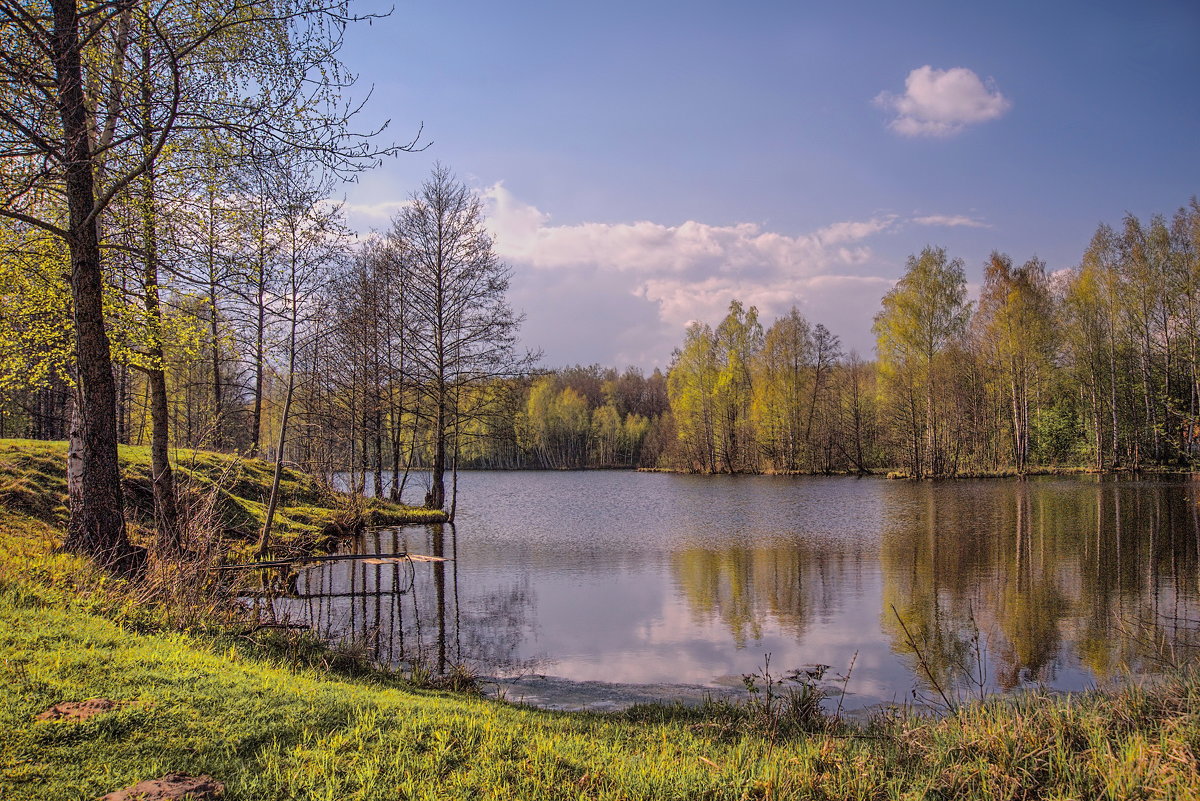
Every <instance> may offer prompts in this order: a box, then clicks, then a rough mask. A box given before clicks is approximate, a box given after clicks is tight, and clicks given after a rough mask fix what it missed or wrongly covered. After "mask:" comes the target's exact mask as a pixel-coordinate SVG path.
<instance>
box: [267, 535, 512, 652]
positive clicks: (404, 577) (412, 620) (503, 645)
mask: <svg viewBox="0 0 1200 801" xmlns="http://www.w3.org/2000/svg"><path fill="white" fill-rule="evenodd" d="M404 551H407V552H411V553H422V554H428V555H430V556H440V557H446V558H447V559H449V561H447V562H428V563H426V562H417V563H412V562H407V561H400V562H392V563H386V564H368V563H366V562H330V563H323V564H321V565H318V566H315V567H313V568H311V569H309V570H306V571H304V572H303V573H302V574H301V576H300V578H299V580H298V581H297V583H296V595H297V598H296V599H295V600H285V601H284V602H283V603H284V604H285V609H286V610H288V611H291V610H295V609H296V604H299V605H301V606H300V608H301V609H302V616H303V618H304V619H305V621H306V622H308V623H309V624H310V625H311V626H312V627H313V628H314V629H315V630H316V631H317V632H318V633H319V634H320V635H321V636H322V637H325V638H327V639H330V640H334V641H340V642H342V643H353V644H355V645H358V646H360V647H362V648H364V649H365V650H366V652H367V653H369V654H370V656H371V657H372V658H373V659H375V660H378V661H380V662H384V663H389V664H402V663H408V664H412V665H420V666H421V667H422V668H424V669H427V670H431V671H434V672H435V673H438V674H441V673H445V672H447V671H448V670H449V669H450V668H451V667H453V666H454V665H456V664H467V665H470V666H471V667H473V668H475V669H477V670H484V671H492V670H496V669H500V668H510V667H513V666H515V665H516V664H517V659H516V653H517V650H518V649H519V647H520V644H521V641H522V640H523V639H524V638H525V637H526V636H527V634H528V632H527V630H528V628H529V624H528V622H527V619H528V614H529V611H530V610H531V609H532V608H533V604H534V597H533V593H532V591H531V590H530V588H529V585H528V582H521V583H517V584H514V585H513V586H511V587H505V588H500V589H498V590H495V591H492V592H487V593H483V594H472V595H471V596H470V597H469V599H468V601H467V605H468V608H467V609H464V608H463V605H462V603H461V598H460V588H459V580H458V577H459V564H458V559H457V555H458V554H457V551H458V542H457V536H456V532H455V529H454V526H453V525H440V524H438V525H430V526H420V527H417V526H413V527H406V528H403V529H387V530H383V531H378V532H371V533H368V534H367V535H365V536H363V537H360V538H358V539H357V540H355V541H353V542H352V543H349V547H348V548H347V549H346V552H348V553H358V554H368V553H398V552H404ZM294 616H295V614H294V612H293V617H294Z"/></svg>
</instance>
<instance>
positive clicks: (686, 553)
mask: <svg viewBox="0 0 1200 801" xmlns="http://www.w3.org/2000/svg"><path fill="white" fill-rule="evenodd" d="M861 561H862V556H861V554H860V553H858V552H857V551H854V552H848V551H843V550H835V549H833V548H828V547H814V546H811V545H809V544H807V543H803V542H796V543H789V544H779V545H772V546H762V547H752V548H741V547H730V548H727V549H724V550H720V551H715V550H710V549H707V548H688V549H684V550H681V551H676V552H675V553H673V554H672V556H671V566H672V569H673V572H674V575H675V580H676V581H677V582H678V583H679V586H680V587H682V588H683V590H684V593H685V595H686V596H687V600H688V605H689V608H690V610H691V612H692V615H693V617H694V618H695V619H696V620H697V621H699V622H703V621H705V620H707V619H711V618H712V617H714V616H715V617H718V618H719V619H720V620H721V621H722V622H723V623H724V624H725V625H726V626H728V627H729V630H730V632H731V633H732V634H733V639H734V642H735V643H736V645H737V646H738V647H739V648H741V647H743V646H744V645H745V644H746V642H747V638H750V639H758V638H759V637H761V636H762V629H763V624H764V623H765V622H766V620H767V618H771V619H773V620H774V621H775V622H776V623H777V624H778V625H779V627H780V628H782V629H783V630H785V631H787V632H789V633H790V634H792V635H793V636H795V637H796V638H799V637H801V636H802V635H803V634H804V632H805V630H806V629H807V628H808V625H809V622H810V621H811V620H812V618H813V617H814V616H817V615H828V614H830V613H831V612H832V611H833V609H834V607H835V605H836V600H837V591H838V589H839V587H841V588H843V589H844V583H845V581H846V577H847V576H849V575H850V574H851V571H850V569H849V568H850V567H851V566H857V565H859V564H860V563H861Z"/></svg>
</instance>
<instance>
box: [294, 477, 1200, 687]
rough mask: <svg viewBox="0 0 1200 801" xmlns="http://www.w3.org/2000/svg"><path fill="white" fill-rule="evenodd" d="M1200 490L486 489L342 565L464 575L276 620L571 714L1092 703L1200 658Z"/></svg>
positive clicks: (306, 579)
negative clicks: (743, 700) (769, 701)
mask: <svg viewBox="0 0 1200 801" xmlns="http://www.w3.org/2000/svg"><path fill="white" fill-rule="evenodd" d="M412 480H413V481H415V482H416V483H417V484H420V482H422V481H423V480H424V476H423V475H422V474H415V476H414V478H413V479H412ZM410 489H411V490H412V498H411V499H410V500H413V501H417V500H419V499H420V497H421V496H422V494H423V492H424V487H423V486H413V487H410ZM1198 490H1200V482H1197V481H1195V480H1193V479H1191V478H1190V477H1187V476H1177V477H1149V478H1130V477H1120V478H1113V477H1099V476H1078V477H1039V478H1031V479H1028V480H1025V481H1019V480H1011V479H999V480H978V481H953V482H922V483H912V482H905V481H888V480H884V479H880V478H862V479H855V478H847V477H828V478H826V477H772V476H684V475H671V474H661V473H635V472H618V471H611V472H610V471H592V472H470V473H464V474H462V475H460V479H459V511H458V522H457V523H456V525H455V526H452V527H451V526H412V527H403V528H399V529H386V530H381V531H372V532H369V533H368V534H366V535H365V536H364V537H362V538H360V539H359V540H357V541H355V542H353V543H348V544H347V546H346V550H348V551H353V552H359V553H378V552H395V551H404V550H408V551H411V552H413V553H419V554H428V555H439V556H445V557H447V558H449V559H450V561H447V562H445V563H416V564H413V565H408V564H384V565H370V564H363V563H345V562H343V563H333V564H328V563H327V564H324V565H319V566H315V567H312V568H310V569H307V570H305V571H303V572H302V573H301V576H300V580H299V582H298V585H297V590H298V594H299V596H300V597H298V598H296V599H291V600H285V601H282V602H281V609H280V611H281V612H283V613H285V614H286V615H288V616H289V617H291V618H292V619H295V620H302V621H305V622H308V623H310V624H312V625H313V626H314V627H316V628H317V629H318V630H319V631H320V632H322V633H323V634H325V635H328V636H330V637H334V638H340V639H343V640H351V641H354V642H355V643H357V644H358V645H359V646H360V647H362V648H364V649H367V650H368V651H370V652H371V653H372V654H373V655H374V656H375V657H377V658H379V659H382V660H386V661H390V662H394V663H400V662H405V661H410V660H414V659H415V660H418V661H419V662H420V663H421V664H423V665H424V666H426V667H427V668H428V669H431V670H433V671H435V672H436V671H444V670H447V669H449V668H450V666H451V665H453V664H454V663H464V664H466V665H468V666H469V667H470V668H471V669H472V670H473V671H475V672H477V673H480V674H483V675H487V676H497V677H506V678H507V679H508V681H507V682H505V683H502V685H501V686H502V687H503V688H504V690H505V693H506V695H508V697H510V698H517V699H524V700H528V701H531V702H534V703H541V704H543V705H546V706H557V707H564V708H576V707H591V708H613V707H619V706H622V705H625V704H628V703H630V702H632V701H637V700H645V699H646V698H648V697H681V698H689V697H697V696H698V695H700V694H702V693H706V692H711V693H714V694H717V695H721V694H744V691H742V690H740V689H738V688H741V686H742V676H743V675H744V674H751V673H755V672H761V671H762V670H763V669H764V664H765V660H766V659H767V658H768V655H769V659H770V663H769V665H770V668H769V669H770V672H771V673H772V674H773V675H776V676H780V675H783V674H784V673H786V672H788V671H790V670H793V669H799V668H803V667H806V666H810V665H814V664H820V665H828V666H830V668H829V671H828V674H829V677H830V678H833V677H835V676H836V675H839V674H841V675H844V674H845V673H846V672H847V671H850V670H851V667H852V671H851V672H850V678H849V680H848V682H847V694H846V697H845V705H846V707H847V708H850V709H855V708H863V707H871V706H874V705H877V704H881V703H891V702H899V703H903V702H906V701H908V702H912V701H916V702H918V703H921V702H926V703H940V701H938V700H937V699H939V698H940V696H939V695H938V694H937V693H936V692H935V689H936V687H940V688H941V689H942V690H943V691H944V692H945V693H946V694H947V695H948V696H950V697H951V698H952V699H961V698H965V697H973V696H975V695H978V694H980V693H986V692H1006V691H1014V690H1021V689H1026V688H1031V687H1046V688H1050V689H1056V690H1078V689H1083V688H1086V687H1090V686H1094V685H1097V684H1104V683H1107V682H1110V681H1114V680H1120V679H1122V678H1123V677H1125V676H1127V675H1129V674H1130V673H1132V674H1134V675H1146V674H1153V673H1154V672H1156V671H1159V670H1161V669H1162V668H1163V666H1165V665H1169V664H1172V663H1174V662H1179V661H1184V660H1186V659H1187V658H1188V657H1189V656H1193V655H1195V654H1196V653H1197V648H1200V587H1198V572H1197V564H1198V561H1200V506H1198V503H1200V495H1198ZM901 622H903V625H902V624H901ZM906 630H907V631H906ZM914 646H915V647H914ZM922 665H924V666H922ZM931 676H932V678H931ZM514 678H515V679H516V680H513V679H514ZM644 685H648V686H644Z"/></svg>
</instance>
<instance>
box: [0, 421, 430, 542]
mask: <svg viewBox="0 0 1200 801" xmlns="http://www.w3.org/2000/svg"><path fill="white" fill-rule="evenodd" d="M66 458H67V445H66V443H65V442H42V441H38V440H16V439H5V440H0V504H3V505H4V506H6V507H8V508H9V509H13V510H18V511H22V512H25V513H27V514H29V515H30V516H31V517H34V518H36V519H38V520H41V521H43V522H47V523H51V524H55V525H62V524H64V523H65V522H66V517H67V508H66V501H67V480H66ZM120 459H121V474H122V482H123V485H124V489H125V498H126V503H127V505H128V507H129V510H130V512H131V513H132V516H133V518H134V519H135V520H139V519H140V520H142V521H144V522H147V523H148V522H149V521H151V520H152V519H153V494H152V489H151V485H150V449H149V448H148V447H144V446H131V445H123V446H121V448H120ZM172 464H173V466H174V468H175V471H176V475H177V481H178V483H179V484H180V487H181V488H183V489H185V490H187V491H190V492H192V493H193V494H199V493H203V492H205V491H208V490H211V491H213V492H215V493H217V504H216V513H217V515H218V516H219V518H220V521H221V524H222V526H223V527H224V529H225V532H226V535H227V536H228V537H229V538H230V539H233V540H242V541H245V540H250V539H253V538H254V537H256V536H257V534H258V532H259V531H260V530H261V528H262V524H263V519H264V517H265V515H266V501H267V498H268V496H269V493H270V488H271V480H272V477H273V474H274V470H275V465H274V464H273V463H272V462H268V461H266V460H263V459H249V458H245V457H241V456H237V455H233V454H226V453H213V452H209V451H192V450H183V449H179V450H175V451H173V452H172ZM444 520H445V513H443V512H441V511H440V510H436V509H421V508H416V507H410V506H404V505H402V504H397V503H391V502H389V501H385V500H376V499H366V500H365V501H364V500H362V499H356V498H354V497H352V496H350V495H347V494H345V493H341V492H336V491H334V490H333V489H331V488H330V487H328V486H327V485H326V484H324V483H322V482H321V481H319V480H318V479H316V478H315V477H313V476H311V475H309V474H307V473H304V472H302V471H299V470H295V469H291V468H285V469H284V470H283V472H282V474H281V481H280V503H279V506H278V508H277V509H276V512H275V521H274V524H273V528H274V532H275V542H276V544H277V545H280V546H282V547H284V548H288V547H291V548H295V549H297V550H312V549H314V548H317V549H320V546H321V545H322V544H328V543H327V536H328V535H329V534H330V533H335V532H337V531H352V530H356V529H358V528H361V527H364V526H390V525H404V524H409V523H438V522H442V521H444Z"/></svg>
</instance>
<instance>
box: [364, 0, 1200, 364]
mask: <svg viewBox="0 0 1200 801" xmlns="http://www.w3.org/2000/svg"><path fill="white" fill-rule="evenodd" d="M374 7H375V6H373V5H372V4H371V3H358V4H356V9H357V10H359V11H366V10H370V9H372V8H374ZM343 55H344V57H345V60H346V62H347V63H348V65H349V66H350V67H351V69H353V70H355V71H356V72H358V73H359V75H360V80H361V84H362V87H361V89H360V94H361V93H362V90H363V89H365V87H366V86H368V85H369V86H373V87H374V88H373V95H372V97H371V101H370V104H369V107H368V110H367V112H366V114H365V116H364V119H363V123H364V124H365V123H369V122H372V121H378V120H382V119H387V118H390V119H391V127H390V128H389V134H390V135H391V136H392V137H394V138H397V139H401V138H407V137H408V136H410V135H411V134H412V133H414V132H415V131H416V129H417V126H418V125H419V124H421V123H424V126H425V129H424V139H425V141H428V142H430V143H431V144H430V147H429V148H428V149H427V150H426V151H424V152H422V153H419V154H409V155H402V156H400V157H399V158H397V159H395V160H393V161H389V162H388V163H387V164H386V165H385V166H384V167H383V168H381V169H379V170H377V171H375V172H373V173H371V174H369V175H365V176H363V177H362V179H361V180H360V181H359V183H358V184H356V185H353V186H349V187H347V188H346V197H347V201H348V204H349V207H348V211H349V213H348V216H349V219H350V221H351V223H352V224H353V225H354V226H355V227H357V228H359V229H361V230H366V229H369V228H372V227H376V228H382V227H384V226H385V225H386V221H387V216H388V214H390V213H391V212H392V211H394V209H395V207H396V204H398V203H400V202H402V201H403V199H404V198H405V197H406V196H407V195H408V194H409V193H411V192H412V191H413V189H415V188H416V187H417V186H418V185H419V183H420V182H421V180H423V178H424V177H425V176H426V175H427V174H428V172H429V170H430V168H431V166H432V165H433V163H434V162H435V161H441V162H442V163H445V164H447V165H449V166H450V167H451V168H453V169H454V170H455V172H456V173H457V174H458V175H459V176H460V177H461V178H463V179H464V180H467V181H468V182H469V183H470V184H471V185H472V186H474V187H476V188H477V189H478V190H479V191H480V193H481V195H482V196H483V197H484V198H485V200H486V201H487V202H488V204H489V208H490V209H491V216H490V219H491V224H492V226H493V228H494V231H495V234H496V239H497V249H498V250H499V251H500V253H501V255H502V256H503V257H504V259H505V260H506V261H507V262H508V263H509V264H510V265H511V266H512V268H513V271H514V277H513V285H512V294H511V299H512V301H513V304H514V305H515V306H516V307H518V308H520V309H522V310H524V311H525V313H526V315H527V319H526V323H525V327H524V331H523V340H524V341H525V342H526V344H527V345H529V346H530V347H533V348H541V349H542V350H543V351H544V354H545V359H544V361H545V363H546V364H547V365H548V366H556V365H563V364H568V363H575V362H584V363H588V362H601V363H605V364H612V365H614V366H623V365H625V364H637V365H640V366H643V367H651V366H654V365H656V364H657V365H662V366H666V364H667V362H668V360H669V358H670V352H671V348H672V347H673V346H674V345H675V344H676V343H678V342H679V341H680V340H681V338H682V328H683V325H685V324H686V322H687V321H688V320H691V319H702V320H706V321H712V322H715V321H716V320H717V319H719V317H720V315H721V311H722V310H723V309H724V308H725V307H726V306H727V305H728V302H729V300H730V299H731V297H733V296H737V297H739V298H742V299H743V300H746V301H747V302H753V303H757V304H758V305H759V306H760V307H761V308H762V310H763V316H764V318H766V321H767V322H769V320H770V319H771V318H772V317H774V316H775V315H777V314H779V313H782V312H784V311H786V309H787V308H788V307H789V306H791V305H792V304H793V303H794V304H795V305H797V306H798V307H799V308H800V309H801V311H802V312H803V313H804V314H805V315H806V316H808V317H809V318H810V319H812V320H813V321H814V322H823V323H825V324H826V325H827V326H829V327H830V328H831V329H832V330H833V331H834V332H835V333H837V334H839V335H840V336H841V337H842V339H843V342H844V344H845V345H846V346H847V347H848V348H855V349H858V350H859V351H860V352H862V353H863V354H864V355H869V354H870V353H871V348H872V339H871V334H870V321H871V317H872V315H873V314H874V312H875V311H876V309H877V307H878V300H879V298H880V297H881V296H882V294H883V293H884V292H886V291H887V289H888V288H889V286H890V285H891V282H893V281H895V280H896V279H897V278H898V277H899V276H900V275H901V274H902V272H903V266H904V261H905V259H906V257H907V256H908V255H909V254H911V253H914V252H916V251H919V250H920V248H921V247H922V246H924V245H926V244H937V245H943V246H945V247H947V248H948V250H949V251H950V253H951V255H952V256H959V257H961V258H963V259H964V260H965V262H966V264H967V267H968V276H969V277H970V278H971V279H972V280H973V281H975V280H977V279H978V277H979V275H980V272H981V269H980V268H981V265H982V263H983V260H984V258H985V257H986V256H987V255H988V253H989V252H990V251H991V250H993V249H998V250H1002V251H1004V252H1007V253H1009V254H1010V255H1011V256H1012V257H1013V258H1014V259H1015V260H1017V261H1023V260H1025V259H1027V258H1029V257H1031V256H1033V255H1035V254H1036V255H1038V256H1040V257H1041V258H1043V259H1045V260H1046V261H1047V262H1048V264H1049V267H1050V268H1051V269H1052V270H1053V269H1061V268H1066V267H1071V266H1074V265H1075V264H1076V263H1077V261H1078V259H1079V256H1080V253H1081V252H1082V250H1083V248H1084V247H1085V245H1086V244H1087V241H1088V239H1089V238H1090V236H1091V234H1092V233H1093V231H1094V230H1095V227H1096V225H1097V224H1098V223H1099V222H1102V221H1107V222H1110V223H1113V224H1116V223H1118V222H1119V221H1120V218H1121V217H1122V215H1124V214H1125V213H1126V212H1127V211H1128V212H1132V213H1134V214H1137V215H1139V216H1143V217H1146V216H1149V215H1151V214H1154V213H1157V212H1163V213H1168V214H1169V213H1171V212H1172V211H1173V210H1174V209H1175V208H1176V207H1178V206H1179V205H1182V204H1183V203H1185V202H1186V201H1187V199H1188V198H1189V197H1190V196H1191V195H1193V194H1197V193H1200V91H1198V90H1197V86H1196V81H1197V79H1198V78H1200V3H1197V2H1195V1H1194V0H1192V2H1171V3H1168V2H1143V3H1127V4H1117V3H1097V2H1088V3H1083V2H1080V3H1075V2H1059V3H1054V2H1043V3H990V4H982V3H964V2H953V3H949V2H947V3H932V2H931V3H916V2H912V3H897V2H894V0H893V2H878V3H835V2H830V3H822V2H792V3H769V2H743V3H738V4H734V3H707V2H692V3H683V2H640V3H638V2H624V1H623V0H613V1H611V2H607V3H603V4H584V3H573V2H537V3H534V2H520V1H519V0H513V2H509V3H495V2H490V3H484V2H440V3H424V4H414V3H406V2H397V5H396V7H395V11H394V13H393V14H392V15H391V16H390V17H388V18H387V19H383V20H376V21H374V22H373V23H372V24H371V25H370V26H369V27H368V26H364V25H359V26H357V27H356V28H354V29H352V30H351V32H350V34H349V36H348V40H347V46H346V50H345V51H344V54H343ZM926 67H927V68H928V69H922V68H926Z"/></svg>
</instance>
